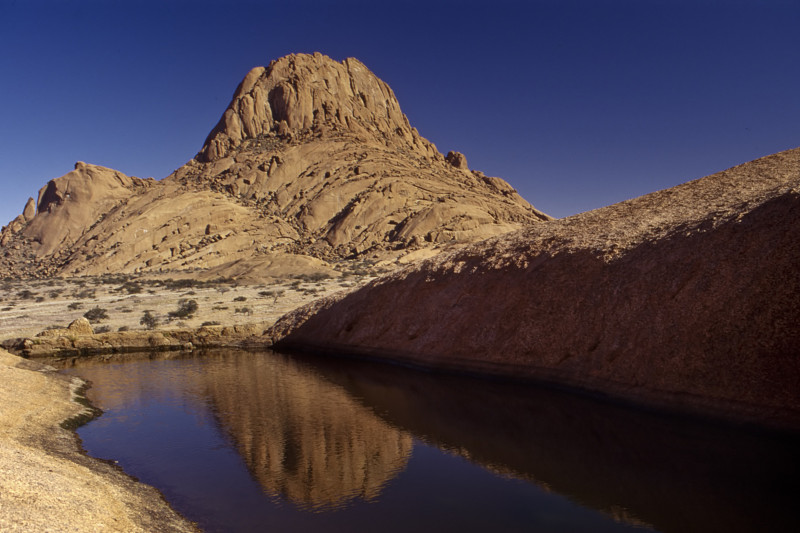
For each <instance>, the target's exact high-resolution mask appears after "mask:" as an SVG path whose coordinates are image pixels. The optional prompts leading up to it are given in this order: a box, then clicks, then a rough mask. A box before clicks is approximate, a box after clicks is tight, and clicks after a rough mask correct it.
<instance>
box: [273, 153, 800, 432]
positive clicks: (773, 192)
mask: <svg viewBox="0 0 800 533" xmlns="http://www.w3.org/2000/svg"><path fill="white" fill-rule="evenodd" d="M269 335H271V336H272V338H273V340H274V342H275V345H276V347H277V348H279V349H294V350H313V351H315V352H326V353H331V354H352V355H360V356H368V357H375V358H382V359H389V360H393V361H399V362H403V363H410V364H414V365H419V366H424V367H429V368H434V369H449V370H458V371H468V372H477V373H482V374H486V373H490V374H498V375H503V376H511V377H514V378H525V379H533V380H538V381H543V382H550V383H554V384H558V385H564V386H568V387H577V388H580V389H583V390H587V391H592V392H595V393H600V394H604V395H609V396H613V397H617V398H623V399H626V400H632V401H634V402H638V403H644V404H649V405H658V406H666V407H669V408H677V409H679V410H689V411H695V412H702V413H711V414H715V415H722V416H726V417H733V418H736V419H746V420H755V421H757V422H758V423H761V424H767V425H776V426H782V427H791V428H793V429H800V149H794V150H789V151H786V152H782V153H778V154H775V155H772V156H768V157H765V158H762V159H759V160H756V161H753V162H750V163H747V164H744V165H741V166H738V167H734V168H732V169H730V170H727V171H724V172H721V173H718V174H715V175H712V176H709V177H706V178H703V179H700V180H696V181H693V182H689V183H686V184H683V185H680V186H678V187H674V188H672V189H668V190H664V191H659V192H656V193H652V194H649V195H646V196H643V197H640V198H636V199H634V200H630V201H626V202H622V203H619V204H615V205H612V206H609V207H606V208H602V209H598V210H595V211H591V212H588V213H583V214H580V215H576V216H573V217H569V218H566V219H561V220H556V221H551V222H545V223H541V224H537V225H535V226H531V227H530V228H528V229H524V230H521V231H518V232H514V233H511V234H507V235H504V236H501V237H497V238H494V239H491V240H488V241H483V242H480V243H477V244H474V245H470V246H468V247H466V248H463V249H461V250H458V251H455V252H452V253H447V254H442V255H439V256H437V257H434V258H432V259H430V260H427V261H425V262H422V263H418V264H414V265H411V266H409V267H407V268H405V269H403V270H400V271H396V272H394V273H392V274H389V275H386V276H383V277H381V278H378V279H376V280H374V281H372V282H371V283H369V284H367V285H366V286H364V287H363V288H361V289H359V290H357V291H355V292H352V293H350V294H347V295H343V296H338V297H336V296H334V297H329V298H327V299H323V300H320V301H317V302H314V303H312V304H309V305H307V306H304V307H302V308H300V309H298V310H296V311H294V312H291V313H289V314H288V315H286V316H284V317H283V318H282V319H280V320H279V321H278V322H277V323H276V325H275V326H274V327H273V328H272V330H271V331H270V332H269Z"/></svg>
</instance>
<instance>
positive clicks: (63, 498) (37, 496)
mask: <svg viewBox="0 0 800 533" xmlns="http://www.w3.org/2000/svg"><path fill="white" fill-rule="evenodd" d="M82 383H83V382H82V381H81V380H79V379H77V378H70V377H67V376H62V375H60V374H57V373H56V372H55V371H54V370H53V369H52V368H49V367H45V366H43V365H40V364H38V363H34V362H31V361H27V360H25V359H22V358H19V357H16V356H13V355H11V354H9V353H8V352H6V351H4V350H0V406H1V407H0V531H31V532H37V533H38V532H45V531H75V532H83V531H86V532H97V531H120V532H126V533H127V532H135V531H141V532H162V531H196V529H195V528H194V527H193V525H192V524H191V523H190V522H188V521H186V520H185V519H183V518H182V517H180V516H179V515H178V514H177V513H175V512H174V511H173V510H172V509H171V508H170V507H169V506H168V505H167V503H166V502H165V501H164V499H163V498H162V496H161V495H160V494H159V493H158V492H157V491H156V490H155V489H154V488H152V487H150V486H147V485H144V484H142V483H139V482H137V481H135V480H133V479H132V478H130V477H129V476H127V475H126V474H124V473H123V472H122V471H121V470H120V469H118V468H116V467H114V466H112V465H110V464H108V463H105V462H102V461H99V460H96V459H92V458H90V457H88V456H86V455H85V454H83V453H82V451H81V449H80V445H79V442H78V440H77V439H76V437H75V435H74V434H73V432H72V431H69V430H67V429H63V428H61V427H60V424H61V422H62V421H64V420H67V419H71V418H73V417H75V416H80V415H82V414H83V415H85V414H87V412H88V409H87V408H85V407H83V406H82V405H80V404H79V403H77V402H76V401H74V398H75V393H76V391H77V390H78V389H79V387H80V386H81V385H82Z"/></svg>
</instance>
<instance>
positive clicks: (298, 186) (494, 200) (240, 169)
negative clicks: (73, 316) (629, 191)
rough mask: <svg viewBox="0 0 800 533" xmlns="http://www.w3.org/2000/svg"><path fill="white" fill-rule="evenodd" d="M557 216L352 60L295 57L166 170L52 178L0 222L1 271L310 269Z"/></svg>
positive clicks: (260, 75) (261, 74) (270, 72)
mask: <svg viewBox="0 0 800 533" xmlns="http://www.w3.org/2000/svg"><path fill="white" fill-rule="evenodd" d="M422 81H423V80H421V82H422ZM549 219H550V217H548V216H547V215H545V214H543V213H541V212H539V211H537V210H536V209H534V208H533V207H532V206H531V205H530V204H529V203H528V202H526V201H525V200H524V199H523V198H522V197H520V196H519V195H518V194H517V193H516V191H515V190H514V189H513V188H512V187H511V186H510V185H509V184H508V183H506V182H505V181H503V180H502V179H500V178H494V177H487V176H485V175H483V174H482V173H481V172H477V171H471V170H469V169H468V167H467V162H466V158H465V157H464V156H463V155H462V154H459V153H456V152H451V153H449V154H448V155H447V157H445V156H443V155H442V154H440V153H439V152H438V151H437V149H436V147H435V146H434V145H433V144H432V143H430V142H429V141H427V140H426V139H424V138H423V137H422V136H420V135H419V133H418V132H417V130H416V129H415V128H413V127H411V125H410V124H409V122H408V119H407V118H406V116H405V115H404V114H403V113H402V112H401V110H400V105H399V104H398V102H397V99H396V98H395V96H394V93H393V92H392V90H391V89H390V88H389V86H388V85H386V84H385V83H384V82H382V81H381V80H380V79H378V78H377V77H376V76H375V75H374V74H373V73H372V72H370V71H369V69H367V67H365V66H364V65H363V64H362V63H360V62H359V61H357V60H355V59H346V60H345V61H343V62H336V61H334V60H332V59H330V58H328V57H326V56H323V55H321V54H314V55H305V54H297V55H290V56H287V57H284V58H281V59H279V60H277V61H273V62H272V63H270V65H269V66H268V67H258V68H255V69H253V70H251V71H250V72H249V73H248V74H247V75H246V76H245V78H244V80H243V81H242V82H241V83H240V84H239V87H238V88H237V89H236V92H235V94H234V96H233V99H232V101H231V103H230V105H229V106H228V108H227V109H226V110H225V112H224V114H223V116H222V118H221V119H220V121H219V123H218V124H217V126H216V127H215V128H214V129H213V130H212V131H211V133H210V134H209V135H208V138H207V139H206V141H205V143H204V145H203V147H202V149H201V150H200V151H199V152H198V154H197V155H196V156H195V157H194V158H193V159H192V160H190V161H189V162H188V163H186V164H185V165H184V166H182V167H181V168H179V169H178V170H176V171H175V172H174V173H172V174H171V175H170V176H167V177H166V178H164V179H163V180H160V181H156V180H152V179H148V180H142V179H139V178H135V177H129V176H126V175H124V174H122V173H121V172H118V171H115V170H112V169H108V168H104V167H99V166H95V165H90V164H85V163H77V164H76V166H75V169H74V170H73V171H72V172H69V173H68V174H66V175H64V176H62V177H60V178H56V179H53V180H51V181H50V182H49V183H48V184H47V185H46V186H44V187H43V188H42V189H41V190H40V191H39V194H38V198H37V199H36V200H33V199H31V200H29V202H28V204H27V205H26V206H25V209H24V211H23V214H22V215H20V216H18V217H17V218H16V219H14V220H13V221H12V222H11V223H9V225H8V226H6V227H4V228H3V230H2V233H0V275H1V276H12V277H45V276H53V275H82V274H103V273H108V272H113V273H133V272H140V273H148V272H151V273H153V272H163V271H175V270H183V271H189V270H191V271H197V270H198V269H199V271H200V272H201V274H198V275H206V276H210V275H215V276H216V275H220V276H228V275H233V276H242V275H251V276H253V275H255V276H256V277H258V276H259V275H264V276H267V275H270V273H276V272H281V271H283V272H285V271H292V272H297V273H302V272H304V271H306V270H315V269H317V270H318V269H324V268H325V264H326V263H325V262H329V261H335V260H339V259H344V258H366V259H370V260H373V261H378V260H396V259H399V258H402V257H404V256H408V258H409V259H410V258H411V257H415V256H417V255H430V254H432V253H435V252H436V251H438V250H440V249H441V248H443V247H445V246H447V245H449V244H452V243H465V242H471V241H476V240H479V239H482V238H486V237H491V236H494V235H498V234H502V233H505V232H508V231H511V230H515V229H519V228H521V227H523V226H525V225H528V224H532V223H536V222H540V221H544V220H549ZM425 250H431V251H430V252H426V251H425ZM409 254H411V255H409Z"/></svg>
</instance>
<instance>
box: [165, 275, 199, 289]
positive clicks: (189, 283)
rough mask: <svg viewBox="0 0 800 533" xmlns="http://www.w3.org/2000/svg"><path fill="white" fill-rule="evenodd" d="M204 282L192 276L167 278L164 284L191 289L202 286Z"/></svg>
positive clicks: (171, 287) (167, 286) (169, 287)
mask: <svg viewBox="0 0 800 533" xmlns="http://www.w3.org/2000/svg"><path fill="white" fill-rule="evenodd" d="M202 284H203V282H201V281H197V280H194V279H191V278H186V279H171V278H170V279H165V280H164V286H165V287H166V288H168V289H172V290H173V291H175V290H181V289H191V288H193V287H197V286H201V285H202Z"/></svg>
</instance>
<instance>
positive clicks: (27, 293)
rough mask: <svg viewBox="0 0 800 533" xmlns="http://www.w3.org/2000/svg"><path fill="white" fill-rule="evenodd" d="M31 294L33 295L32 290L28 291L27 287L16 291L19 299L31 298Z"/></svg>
mask: <svg viewBox="0 0 800 533" xmlns="http://www.w3.org/2000/svg"><path fill="white" fill-rule="evenodd" d="M33 296H34V294H33V292H32V291H30V290H29V289H25V290H22V291H19V292H18V293H17V298H19V299H20V300H30V299H31V298H33Z"/></svg>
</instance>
